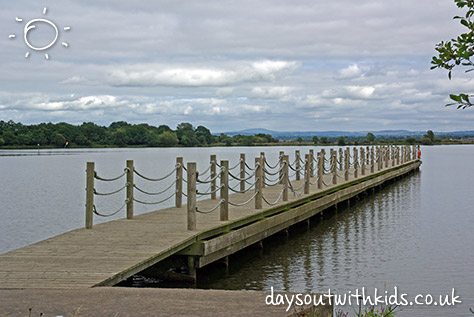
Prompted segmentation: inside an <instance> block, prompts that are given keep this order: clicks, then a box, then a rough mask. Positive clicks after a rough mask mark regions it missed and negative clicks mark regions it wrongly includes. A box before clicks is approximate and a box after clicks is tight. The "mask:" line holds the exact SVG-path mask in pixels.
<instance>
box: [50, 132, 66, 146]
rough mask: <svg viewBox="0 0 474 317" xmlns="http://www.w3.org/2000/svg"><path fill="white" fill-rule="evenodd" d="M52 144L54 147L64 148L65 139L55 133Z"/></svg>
mask: <svg viewBox="0 0 474 317" xmlns="http://www.w3.org/2000/svg"><path fill="white" fill-rule="evenodd" d="M52 143H53V144H54V145H56V146H64V144H65V143H66V138H65V137H64V135H62V134H61V133H56V134H54V136H53V139H52Z"/></svg>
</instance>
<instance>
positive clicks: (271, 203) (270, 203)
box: [262, 187, 285, 206]
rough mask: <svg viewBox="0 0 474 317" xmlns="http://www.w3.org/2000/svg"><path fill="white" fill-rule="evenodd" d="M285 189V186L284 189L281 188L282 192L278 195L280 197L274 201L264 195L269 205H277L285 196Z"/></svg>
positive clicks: (263, 197)
mask: <svg viewBox="0 0 474 317" xmlns="http://www.w3.org/2000/svg"><path fill="white" fill-rule="evenodd" d="M284 191H285V187H283V189H282V190H281V192H280V195H279V196H278V198H277V199H276V200H275V201H274V202H269V201H268V200H267V199H266V198H265V196H264V195H262V199H263V201H264V202H266V203H267V205H270V206H275V205H276V204H278V203H279V202H280V200H281V199H282V198H283V193H284Z"/></svg>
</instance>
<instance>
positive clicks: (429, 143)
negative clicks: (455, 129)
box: [421, 136, 433, 145]
mask: <svg viewBox="0 0 474 317" xmlns="http://www.w3.org/2000/svg"><path fill="white" fill-rule="evenodd" d="M421 144H423V145H432V144H433V141H431V139H430V138H428V137H426V136H425V137H423V139H421Z"/></svg>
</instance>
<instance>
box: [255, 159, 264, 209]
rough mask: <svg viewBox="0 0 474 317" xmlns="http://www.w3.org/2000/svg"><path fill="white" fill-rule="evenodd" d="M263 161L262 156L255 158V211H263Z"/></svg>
mask: <svg viewBox="0 0 474 317" xmlns="http://www.w3.org/2000/svg"><path fill="white" fill-rule="evenodd" d="M263 160H264V158H263V157H262V156H260V157H256V158H255V192H256V193H257V195H256V196H255V209H262V201H263V199H262V195H263Z"/></svg>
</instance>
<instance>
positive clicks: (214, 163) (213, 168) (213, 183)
mask: <svg viewBox="0 0 474 317" xmlns="http://www.w3.org/2000/svg"><path fill="white" fill-rule="evenodd" d="M209 163H211V180H212V181H211V199H216V198H217V193H216V180H215V179H214V178H215V177H216V175H217V174H216V166H217V158H216V155H214V154H213V155H211V157H210V162H209Z"/></svg>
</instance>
